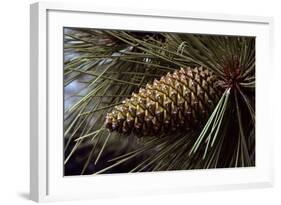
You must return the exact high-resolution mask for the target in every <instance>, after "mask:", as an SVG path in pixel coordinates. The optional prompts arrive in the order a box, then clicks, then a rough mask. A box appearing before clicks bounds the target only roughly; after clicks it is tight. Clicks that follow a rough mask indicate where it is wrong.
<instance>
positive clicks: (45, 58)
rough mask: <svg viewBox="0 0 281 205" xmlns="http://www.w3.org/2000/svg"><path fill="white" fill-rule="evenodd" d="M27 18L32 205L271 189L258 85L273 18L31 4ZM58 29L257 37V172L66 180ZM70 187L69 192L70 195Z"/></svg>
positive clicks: (264, 75)
mask: <svg viewBox="0 0 281 205" xmlns="http://www.w3.org/2000/svg"><path fill="white" fill-rule="evenodd" d="M30 11H31V12H30V79H31V83H30V94H31V95H30V118H31V127H30V198H31V199H32V200H34V201H38V202H39V201H53V200H72V199H83V198H85V199H86V198H87V199H89V198H90V199H94V198H99V197H114V196H129V195H139V194H158V193H179V192H187V191H205V190H222V189H236V188H251V187H270V186H273V160H272V156H273V153H272V150H273V134H272V133H271V132H272V131H270V129H267V128H268V127H269V126H270V120H266V119H271V118H272V117H271V114H270V113H268V112H266V111H265V110H264V109H262V108H263V107H264V106H269V100H268V98H267V97H266V96H267V93H268V89H269V87H268V86H266V85H267V83H264V82H270V80H269V79H270V78H269V74H268V73H269V72H265V71H264V70H263V69H262V68H264V67H266V68H267V69H271V68H272V66H271V62H272V57H271V56H272V50H273V42H272V41H273V36H272V35H273V32H272V29H273V19H272V18H270V17H257V16H240V15H239V16H238V15H226V14H213V13H196V12H183V11H162V10H158V11H157V10H149V9H147V10H138V9H125V8H108V7H106V8H97V7H96V6H95V5H93V4H88V5H87V4H73V3H47V2H42V3H41V2H40V3H35V4H32V5H31V10H30ZM93 20H94V21H93ZM124 22H127V23H124ZM64 26H72V27H79V26H80V27H90V28H104V29H120V30H121V29H124V30H125V29H132V30H151V31H181V32H184V31H186V32H187V31H189V32H193V33H212V34H231V35H251V36H256V39H257V47H256V49H257V50H256V51H257V56H256V58H257V68H256V69H257V98H256V110H257V121H256V126H257V127H256V133H257V136H256V139H257V143H256V152H257V155H256V156H257V158H256V160H257V163H256V166H255V167H253V168H243V169H219V170H216V169H213V170H193V171H191V170H189V171H180V172H161V173H139V174H138V173H137V174H118V175H98V176H77V177H64V176H63V172H62V170H63V152H62V138H63V135H62V120H63V118H62V115H63V114H62V113H63V112H62V106H61V105H62V101H61V100H62V99H63V98H62V96H63V91H62V81H61V79H62V72H63V70H62V66H63V63H62V62H63V61H62V48H63V47H62V34H63V31H62V28H63V27H64ZM188 28H189V29H188ZM54 68H55V69H54ZM59 88H61V89H59ZM59 137H61V139H60V138H59ZM265 137H266V138H267V139H266V140H265ZM163 179H165V182H164V180H163ZM147 184H150V186H147ZM71 187H75V190H74V189H72V188H71ZM97 187H98V188H97Z"/></svg>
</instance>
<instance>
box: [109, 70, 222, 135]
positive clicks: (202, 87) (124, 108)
mask: <svg viewBox="0 0 281 205" xmlns="http://www.w3.org/2000/svg"><path fill="white" fill-rule="evenodd" d="M217 81H218V79H217V77H216V76H215V75H214V74H213V73H212V72H211V71H210V70H208V69H205V68H203V67H200V68H197V67H196V68H190V67H188V68H185V69H183V68H181V69H180V70H176V71H175V72H174V73H173V74H170V73H168V74H167V75H166V76H163V77H161V79H160V80H154V82H153V83H152V84H147V85H146V87H145V88H140V90H139V92H138V93H133V94H132V96H131V97H130V98H128V99H126V100H124V101H123V102H122V104H121V105H118V106H116V107H114V108H113V110H112V112H110V113H107V116H106V122H105V125H106V127H107V128H108V129H109V130H110V131H118V132H119V133H123V134H129V133H131V132H133V133H135V134H137V135H139V136H145V135H152V134H160V133H168V132H172V131H176V130H190V129H195V128H197V127H198V126H200V125H201V124H202V123H204V122H205V121H206V119H207V118H208V117H209V115H210V114H211V112H212V110H213V109H214V107H215V105H216V103H217V102H218V100H219V98H220V96H221V94H222V90H221V88H220V87H218V86H217V83H216V82H217Z"/></svg>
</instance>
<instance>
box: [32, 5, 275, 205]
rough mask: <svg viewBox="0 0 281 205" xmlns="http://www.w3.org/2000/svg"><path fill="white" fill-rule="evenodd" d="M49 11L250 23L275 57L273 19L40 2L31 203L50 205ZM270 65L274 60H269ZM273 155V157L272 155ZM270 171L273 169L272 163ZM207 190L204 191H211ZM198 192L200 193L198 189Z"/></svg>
mask: <svg viewBox="0 0 281 205" xmlns="http://www.w3.org/2000/svg"><path fill="white" fill-rule="evenodd" d="M48 10H59V11H68V12H90V13H92V12H93V13H101V14H102V13H105V14H119V15H120V14H121V15H125V16H134V15H140V16H152V17H166V18H177V19H178V18H183V19H186V18H188V19H196V20H215V21H226V22H247V23H253V24H255V23H258V24H268V26H269V34H270V42H269V43H270V45H269V46H270V48H271V53H270V56H273V55H272V54H273V51H272V50H273V18H272V17H260V16H246V15H230V14H216V13H201V12H189V11H169V10H168V11H167V10H151V9H145V10H144V9H132V8H120V7H119V8H110V7H109V8H108V7H97V6H95V5H94V4H75V3H73V2H64V3H62V2H60V3H57V2H38V3H34V4H31V5H30V199H31V200H33V201H37V202H39V201H48V196H49V193H48V189H49V185H48V179H49V176H48V123H47V122H48V110H47V109H48V107H47V101H48V85H47V82H48V71H47V67H48V66H47V49H48V48H47V41H48V36H47V24H48V22H47V13H48ZM270 60H271V62H273V61H272V57H270ZM272 144H273V142H272ZM271 155H273V154H271ZM271 167H272V168H273V162H272V165H271ZM273 181H274V180H273V169H272V177H271V180H270V181H269V182H264V183H254V184H253V183H251V184H249V186H248V187H249V188H252V187H270V186H273ZM212 188H213V187H206V188H204V189H202V191H204V190H205V189H206V190H209V189H212ZM225 188H227V189H235V188H236V189H237V188H246V187H245V186H243V185H241V186H239V185H233V186H232V185H231V187H230V186H227V187H223V188H218V187H217V188H216V190H221V189H225ZM196 191H200V190H198V189H196Z"/></svg>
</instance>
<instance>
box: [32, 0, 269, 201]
mask: <svg viewBox="0 0 281 205" xmlns="http://www.w3.org/2000/svg"><path fill="white" fill-rule="evenodd" d="M30 18H31V19H30V22H31V24H30V25H31V27H30V28H31V32H30V46H31V49H30V50H31V61H30V62H31V63H30V64H31V72H30V75H31V76H30V77H31V84H30V89H31V90H30V92H31V98H30V102H31V105H30V107H31V136H30V137H31V139H30V145H31V146H30V147H31V151H30V161H31V163H30V164H31V170H30V197H31V199H32V200H35V201H52V200H72V199H82V198H92V199H94V198H98V197H114V196H129V195H138V194H154V193H155V194H157V193H176V192H187V191H203V190H222V189H233V188H251V187H268V186H272V184H273V174H272V173H273V160H272V157H273V153H272V146H273V137H272V133H271V132H272V131H271V129H269V128H270V126H271V121H270V120H268V119H271V116H270V113H268V112H267V111H266V109H264V108H265V107H268V106H269V100H268V99H269V98H268V97H267V96H268V90H269V84H270V73H271V72H270V71H271V70H272V68H273V67H272V64H271V63H272V53H271V52H272V45H273V43H272V40H273V37H272V24H273V20H272V19H271V18H269V17H253V16H236V15H223V14H211V13H193V12H188V11H186V12H183V11H161V10H159V11H157V10H137V9H124V8H97V7H96V6H95V5H82V4H77V5H75V4H67V3H65V4H63V3H36V4H32V5H31V15H30Z"/></svg>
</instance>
